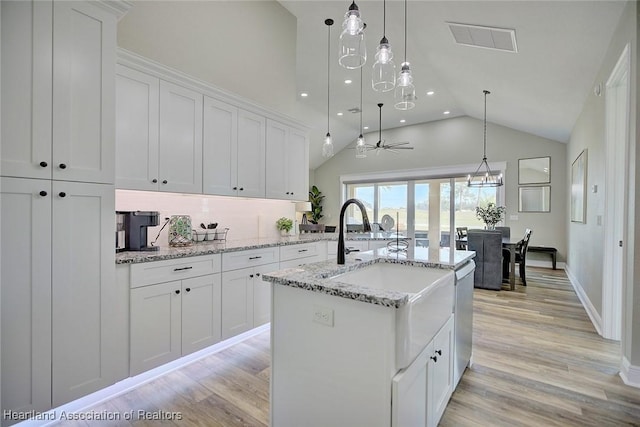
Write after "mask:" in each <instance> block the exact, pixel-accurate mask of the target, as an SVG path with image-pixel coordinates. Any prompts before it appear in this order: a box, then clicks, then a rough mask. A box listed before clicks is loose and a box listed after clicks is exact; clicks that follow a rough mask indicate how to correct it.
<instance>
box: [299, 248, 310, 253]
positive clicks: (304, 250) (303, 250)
mask: <svg viewBox="0 0 640 427" xmlns="http://www.w3.org/2000/svg"><path fill="white" fill-rule="evenodd" d="M307 251H309V249H298V253H300V252H307Z"/></svg>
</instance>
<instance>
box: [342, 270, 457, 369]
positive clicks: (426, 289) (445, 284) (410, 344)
mask: <svg viewBox="0 0 640 427" xmlns="http://www.w3.org/2000/svg"><path fill="white" fill-rule="evenodd" d="M330 280H332V281H335V282H340V283H347V284H350V285H355V286H360V287H366V288H370V289H380V290H387V291H394V292H402V293H406V294H408V297H409V301H408V302H407V304H405V305H403V306H401V307H399V308H397V309H396V368H397V370H400V369H403V368H406V367H407V366H409V365H410V364H411V362H412V361H413V360H414V359H415V358H416V356H417V355H418V354H419V353H420V352H421V351H422V349H424V347H425V346H426V345H427V344H429V342H430V341H431V339H432V338H433V337H434V336H435V334H436V333H437V332H438V330H440V328H441V327H442V325H444V324H445V322H446V321H447V320H448V319H449V317H450V316H451V313H452V312H453V304H454V294H455V290H454V283H455V276H454V272H453V270H445V269H440V268H426V267H420V266H411V265H406V264H398V263H388V262H378V263H374V264H371V265H368V266H365V267H361V268H359V269H357V270H353V271H349V272H347V273H343V274H340V275H337V276H334V277H332V278H331V279H330Z"/></svg>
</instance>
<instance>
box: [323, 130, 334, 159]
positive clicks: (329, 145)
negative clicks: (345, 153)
mask: <svg viewBox="0 0 640 427" xmlns="http://www.w3.org/2000/svg"><path fill="white" fill-rule="evenodd" d="M322 156H323V157H331V156H333V140H332V139H331V134H330V133H328V132H327V136H325V138H324V144H322Z"/></svg>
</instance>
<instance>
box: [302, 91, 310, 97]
mask: <svg viewBox="0 0 640 427" xmlns="http://www.w3.org/2000/svg"><path fill="white" fill-rule="evenodd" d="M300 96H301V97H303V98H306V97H307V96H309V94H308V93H307V92H302V93H301V94H300Z"/></svg>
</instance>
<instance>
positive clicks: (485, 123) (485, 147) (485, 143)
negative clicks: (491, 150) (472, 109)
mask: <svg viewBox="0 0 640 427" xmlns="http://www.w3.org/2000/svg"><path fill="white" fill-rule="evenodd" d="M483 92H484V144H483V147H484V148H483V153H484V156H483V160H485V161H486V160H487V94H489V93H491V92H489V91H488V90H484V91H483Z"/></svg>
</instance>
